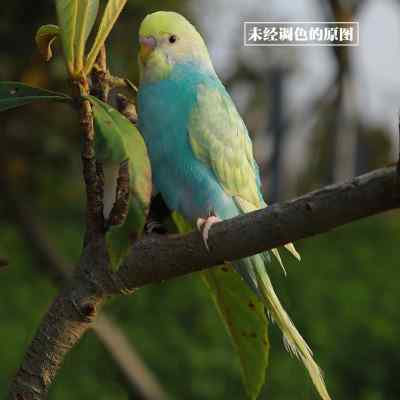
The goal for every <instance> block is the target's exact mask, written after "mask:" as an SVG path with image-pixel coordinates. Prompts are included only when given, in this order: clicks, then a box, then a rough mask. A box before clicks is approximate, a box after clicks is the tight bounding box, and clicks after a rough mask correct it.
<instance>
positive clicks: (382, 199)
mask: <svg viewBox="0 0 400 400" xmlns="http://www.w3.org/2000/svg"><path fill="white" fill-rule="evenodd" d="M398 207H400V183H399V181H398V177H397V172H396V168H395V167H392V168H383V169H379V170H375V171H373V172H370V173H368V174H365V175H361V176H358V177H356V178H354V179H353V180H351V181H349V182H346V183H342V184H337V185H331V186H327V187H324V188H322V189H320V190H317V191H315V192H311V193H309V194H306V195H304V196H302V197H299V198H297V199H295V200H292V201H288V202H286V203H283V204H275V205H273V206H270V207H268V208H265V209H263V210H258V211H255V212H252V213H249V214H245V215H242V216H240V217H236V218H233V219H231V220H228V221H223V222H221V223H218V224H216V225H214V226H213V228H212V229H211V231H210V235H209V245H210V248H211V252H210V253H209V252H207V251H206V249H205V248H204V245H203V243H202V240H201V238H200V233H199V232H191V233H189V234H186V235H176V236H173V237H167V238H165V237H160V236H157V237H149V238H145V239H143V240H140V241H138V242H136V243H135V244H134V245H133V247H132V250H131V253H130V255H129V256H128V257H127V260H126V262H125V264H124V265H123V266H122V267H121V268H120V270H119V271H118V273H117V274H116V277H117V278H118V282H123V286H124V289H128V290H129V289H134V288H137V287H140V286H143V285H146V284H149V283H154V282H160V281H164V280H167V279H171V278H174V277H177V276H180V275H185V274H189V273H192V272H195V271H199V270H203V269H206V268H209V267H212V266H214V265H218V264H221V263H222V262H223V261H232V260H235V259H239V258H244V257H248V256H251V255H253V254H256V253H260V252H262V251H265V250H269V249H272V248H275V247H278V246H282V245H284V244H286V243H288V242H294V241H296V240H299V239H303V238H306V237H311V236H314V235H316V234H320V233H324V232H328V231H330V230H331V229H334V228H336V227H339V226H342V225H345V224H347V223H350V222H353V221H355V220H358V219H360V218H364V217H368V216H371V215H374V214H377V213H381V212H384V211H387V210H391V209H394V208H398Z"/></svg>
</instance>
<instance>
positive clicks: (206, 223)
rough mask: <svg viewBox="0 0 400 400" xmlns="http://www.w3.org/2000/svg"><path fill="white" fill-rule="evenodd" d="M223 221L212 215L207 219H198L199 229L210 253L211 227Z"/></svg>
mask: <svg viewBox="0 0 400 400" xmlns="http://www.w3.org/2000/svg"><path fill="white" fill-rule="evenodd" d="M221 221H222V220H221V219H220V218H218V217H216V216H215V215H210V216H209V217H207V218H206V219H204V218H198V219H197V222H196V226H197V229H198V230H199V231H200V232H201V235H202V237H203V242H204V246H206V249H207V251H208V252H209V251H210V248H209V246H208V232H209V231H210V229H211V227H212V226H213V225H214V224H215V223H217V222H221Z"/></svg>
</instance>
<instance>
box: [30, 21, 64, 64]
mask: <svg viewBox="0 0 400 400" xmlns="http://www.w3.org/2000/svg"><path fill="white" fill-rule="evenodd" d="M59 34H60V28H59V27H58V26H57V25H43V26H41V27H40V28H39V29H38V31H37V33H36V36H35V41H36V44H37V47H38V49H39V52H40V54H41V55H42V56H43V58H44V59H45V60H46V61H49V60H50V59H51V57H52V56H53V52H52V50H51V45H52V44H53V42H54V41H55V40H56V39H57V37H58V35H59Z"/></svg>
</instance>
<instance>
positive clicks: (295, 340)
mask: <svg viewBox="0 0 400 400" xmlns="http://www.w3.org/2000/svg"><path fill="white" fill-rule="evenodd" d="M234 266H235V268H236V269H237V270H238V272H240V274H241V275H242V276H245V275H247V279H246V281H249V280H252V279H255V282H254V281H253V284H252V285H251V286H252V288H253V290H254V287H257V291H256V292H257V294H258V295H259V297H260V298H261V299H262V300H263V302H264V303H265V304H266V307H267V310H268V312H269V314H270V316H271V318H272V319H273V320H274V321H275V322H276V324H277V325H278V326H279V328H280V330H281V331H282V334H283V341H284V344H285V347H286V349H287V350H288V351H289V352H291V353H293V354H294V355H295V356H297V357H298V358H299V359H300V360H301V361H302V362H303V364H304V366H305V367H306V369H307V370H308V373H309V374H310V377H311V379H312V381H313V383H314V385H315V387H316V389H317V391H318V393H319V394H320V396H321V398H322V399H323V400H331V397H330V396H329V394H328V391H327V389H326V386H325V382H324V378H323V375H322V371H321V369H320V368H319V366H318V365H317V363H316V362H315V361H314V359H313V353H312V351H311V349H310V347H309V346H308V344H307V343H306V341H305V340H304V339H303V337H302V336H301V335H300V333H299V332H298V330H297V329H296V327H295V326H294V324H293V322H292V321H291V319H290V317H289V315H288V314H287V313H286V311H285V309H284V308H283V306H282V304H281V302H280V301H279V299H278V296H277V295H276V293H275V291H274V288H273V286H272V283H271V280H270V279H269V276H268V273H267V271H266V269H265V263H264V259H263V257H262V256H261V255H255V256H252V257H248V258H246V259H242V260H239V261H236V262H235V263H234Z"/></svg>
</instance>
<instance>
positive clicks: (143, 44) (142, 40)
mask: <svg viewBox="0 0 400 400" xmlns="http://www.w3.org/2000/svg"><path fill="white" fill-rule="evenodd" d="M139 44H140V49H139V57H140V61H141V62H142V64H143V65H144V64H146V62H147V59H148V58H149V56H150V54H151V53H152V52H153V50H154V49H155V47H156V46H157V41H156V39H155V38H154V37H153V36H139Z"/></svg>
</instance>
